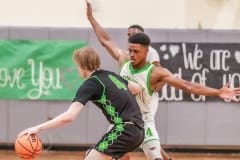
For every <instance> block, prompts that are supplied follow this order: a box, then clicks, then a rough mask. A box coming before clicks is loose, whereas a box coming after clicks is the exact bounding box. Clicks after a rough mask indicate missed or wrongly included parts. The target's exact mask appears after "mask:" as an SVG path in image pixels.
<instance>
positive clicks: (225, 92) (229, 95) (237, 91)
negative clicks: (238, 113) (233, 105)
mask: <svg viewBox="0 0 240 160" xmlns="http://www.w3.org/2000/svg"><path fill="white" fill-rule="evenodd" d="M220 91H221V92H220V94H219V97H220V98H222V99H224V100H230V101H235V102H239V99H238V98H237V96H239V95H240V87H238V88H233V89H231V88H230V83H227V84H226V85H224V86H223V87H222V88H221V89H220Z"/></svg>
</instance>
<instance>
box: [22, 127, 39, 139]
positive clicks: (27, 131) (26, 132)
mask: <svg viewBox="0 0 240 160" xmlns="http://www.w3.org/2000/svg"><path fill="white" fill-rule="evenodd" d="M38 132H39V128H38V127H31V128H28V129H25V130H23V131H22V132H20V133H19V134H18V135H17V137H22V136H23V135H27V137H29V136H30V135H31V134H36V133H38Z"/></svg>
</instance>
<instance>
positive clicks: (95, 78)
mask: <svg viewBox="0 0 240 160" xmlns="http://www.w3.org/2000/svg"><path fill="white" fill-rule="evenodd" d="M127 83H128V82H127V81H126V80H124V79H123V78H122V77H120V76H119V75H118V74H116V73H114V72H110V71H106V70H98V71H95V72H94V73H93V74H92V75H91V76H90V77H89V78H88V79H86V80H85V81H84V83H83V84H82V85H81V86H80V87H79V89H78V91H77V93H76V96H75V98H74V99H73V102H75V101H78V102H80V103H82V104H84V105H85V104H86V103H87V102H88V101H92V102H93V103H94V104H96V105H97V106H98V107H99V108H100V109H101V110H102V112H103V114H104V115H105V117H106V118H107V120H108V121H109V122H110V123H111V124H122V123H124V122H133V123H134V124H136V125H138V126H139V127H143V121H142V116H141V112H140V109H139V106H138V104H137V102H136V100H135V97H134V96H133V95H132V94H131V92H130V91H129V90H128V89H127Z"/></svg>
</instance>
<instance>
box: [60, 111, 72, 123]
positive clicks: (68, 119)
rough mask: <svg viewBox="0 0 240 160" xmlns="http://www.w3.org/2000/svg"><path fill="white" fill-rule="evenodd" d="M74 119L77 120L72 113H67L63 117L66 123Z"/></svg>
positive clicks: (63, 121)
mask: <svg viewBox="0 0 240 160" xmlns="http://www.w3.org/2000/svg"><path fill="white" fill-rule="evenodd" d="M74 120H75V116H73V115H72V114H71V113H67V114H65V115H64V117H63V118H62V123H64V124H67V123H72V122H73V121H74Z"/></svg>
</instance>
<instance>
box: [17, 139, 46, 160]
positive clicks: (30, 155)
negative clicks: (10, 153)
mask: <svg viewBox="0 0 240 160" xmlns="http://www.w3.org/2000/svg"><path fill="white" fill-rule="evenodd" d="M15 151H16V153H17V155H18V156H20V157H21V158H23V159H25V160H32V159H35V158H36V157H37V156H38V155H40V154H41V152H42V142H41V140H40V138H39V137H38V136H37V135H36V134H31V135H30V136H29V137H28V138H27V135H23V136H22V137H18V138H17V139H16V141H15Z"/></svg>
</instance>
